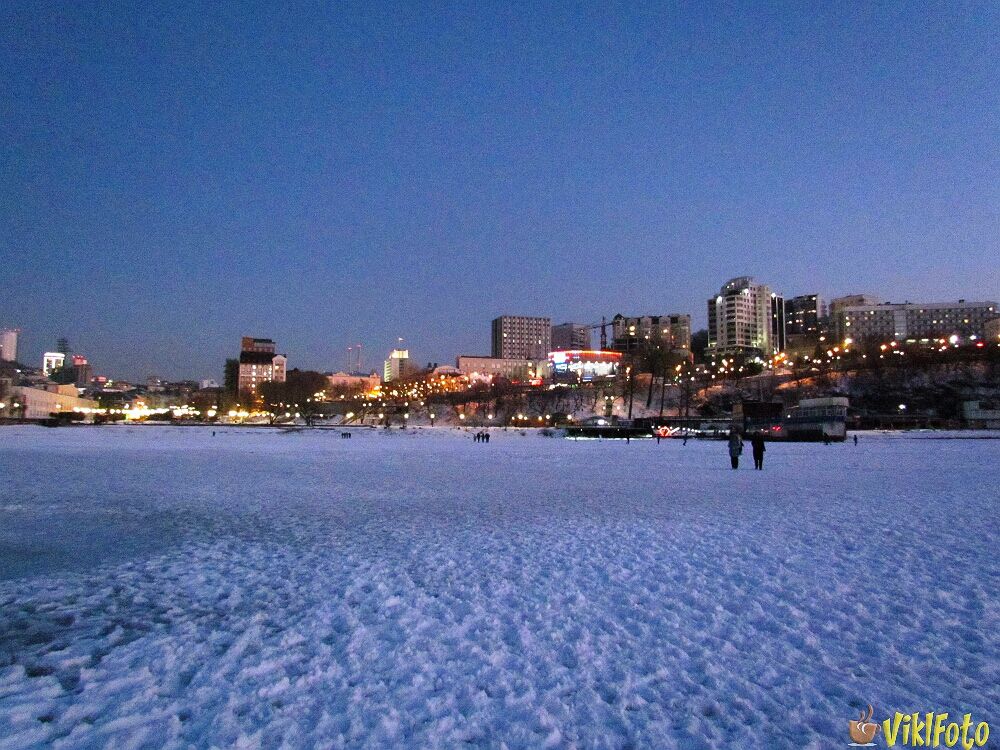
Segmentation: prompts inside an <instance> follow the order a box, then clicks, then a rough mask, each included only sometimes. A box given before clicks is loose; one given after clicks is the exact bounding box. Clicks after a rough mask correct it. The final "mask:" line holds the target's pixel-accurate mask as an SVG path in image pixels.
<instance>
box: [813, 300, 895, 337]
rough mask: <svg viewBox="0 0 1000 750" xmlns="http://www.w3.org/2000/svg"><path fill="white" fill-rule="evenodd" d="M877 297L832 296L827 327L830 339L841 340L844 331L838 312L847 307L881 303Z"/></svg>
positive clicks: (844, 334)
mask: <svg viewBox="0 0 1000 750" xmlns="http://www.w3.org/2000/svg"><path fill="white" fill-rule="evenodd" d="M881 302H882V300H880V299H879V298H878V297H875V296H872V295H871V294H848V295H845V296H843V297H834V298H833V299H832V300H830V306H829V308H828V310H827V313H828V328H829V334H830V340H831V341H843V340H844V338H845V337H846V333H845V331H844V330H843V322H844V319H843V316H841V315H840V312H841V311H842V310H843V309H845V308H847V307H869V306H871V305H877V304H879V303H881Z"/></svg>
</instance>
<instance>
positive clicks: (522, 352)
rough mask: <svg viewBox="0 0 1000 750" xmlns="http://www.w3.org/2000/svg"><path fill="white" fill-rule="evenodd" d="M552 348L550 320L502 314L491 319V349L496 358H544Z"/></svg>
mask: <svg viewBox="0 0 1000 750" xmlns="http://www.w3.org/2000/svg"><path fill="white" fill-rule="evenodd" d="M551 349H552V321H551V320H550V319H549V318H529V317H525V316H521V315H502V316H500V317H499V318H496V319H495V320H494V321H493V351H492V354H493V356H494V357H496V358H498V359H537V360H541V359H545V358H546V357H547V356H549V350H551Z"/></svg>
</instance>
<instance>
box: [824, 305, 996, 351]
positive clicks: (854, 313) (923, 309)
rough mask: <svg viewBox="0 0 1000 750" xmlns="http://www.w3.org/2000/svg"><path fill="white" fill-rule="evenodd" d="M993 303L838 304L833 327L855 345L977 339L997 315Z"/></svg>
mask: <svg viewBox="0 0 1000 750" xmlns="http://www.w3.org/2000/svg"><path fill="white" fill-rule="evenodd" d="M998 311H1000V305H998V304H997V303H996V302H967V301H966V300H964V299H960V300H958V301H957V302H924V303H912V302H903V303H891V302H885V303H882V304H875V305H851V306H846V307H838V309H837V312H836V313H835V315H834V321H833V330H834V331H836V332H838V336H837V338H836V339H835V340H836V341H847V340H850V341H851V343H853V344H854V345H855V346H866V345H874V344H882V343H888V342H891V341H929V340H931V339H940V338H945V339H947V338H950V337H952V336H958V337H959V338H969V337H972V336H976V337H977V338H981V337H984V336H985V335H986V324H987V322H988V321H989V320H990V319H992V318H995V317H996V316H997V312H998Z"/></svg>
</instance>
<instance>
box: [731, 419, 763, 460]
mask: <svg viewBox="0 0 1000 750" xmlns="http://www.w3.org/2000/svg"><path fill="white" fill-rule="evenodd" d="M750 448H751V450H752V452H753V467H754V468H755V469H763V468H764V451H766V450H767V448H765V447H764V434H763V433H762V432H755V433H753V434H752V435H751V436H750ZM742 454H743V438H742V437H740V432H739V430H737V429H736V428H735V427H734V428H732V429H731V430H730V431H729V461H730V462H731V463H732V466H733V468H734V469H738V468H740V456H741V455H742Z"/></svg>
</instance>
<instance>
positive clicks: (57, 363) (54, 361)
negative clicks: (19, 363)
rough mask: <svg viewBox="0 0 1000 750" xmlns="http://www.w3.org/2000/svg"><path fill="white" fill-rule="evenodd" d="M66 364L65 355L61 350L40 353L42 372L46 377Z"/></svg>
mask: <svg viewBox="0 0 1000 750" xmlns="http://www.w3.org/2000/svg"><path fill="white" fill-rule="evenodd" d="M64 364H66V355H65V354H63V353H62V352H45V354H43V355H42V372H43V373H45V377H48V376H49V375H51V374H52V373H54V372H55V371H56V370H60V369H62V366H63V365H64Z"/></svg>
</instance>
